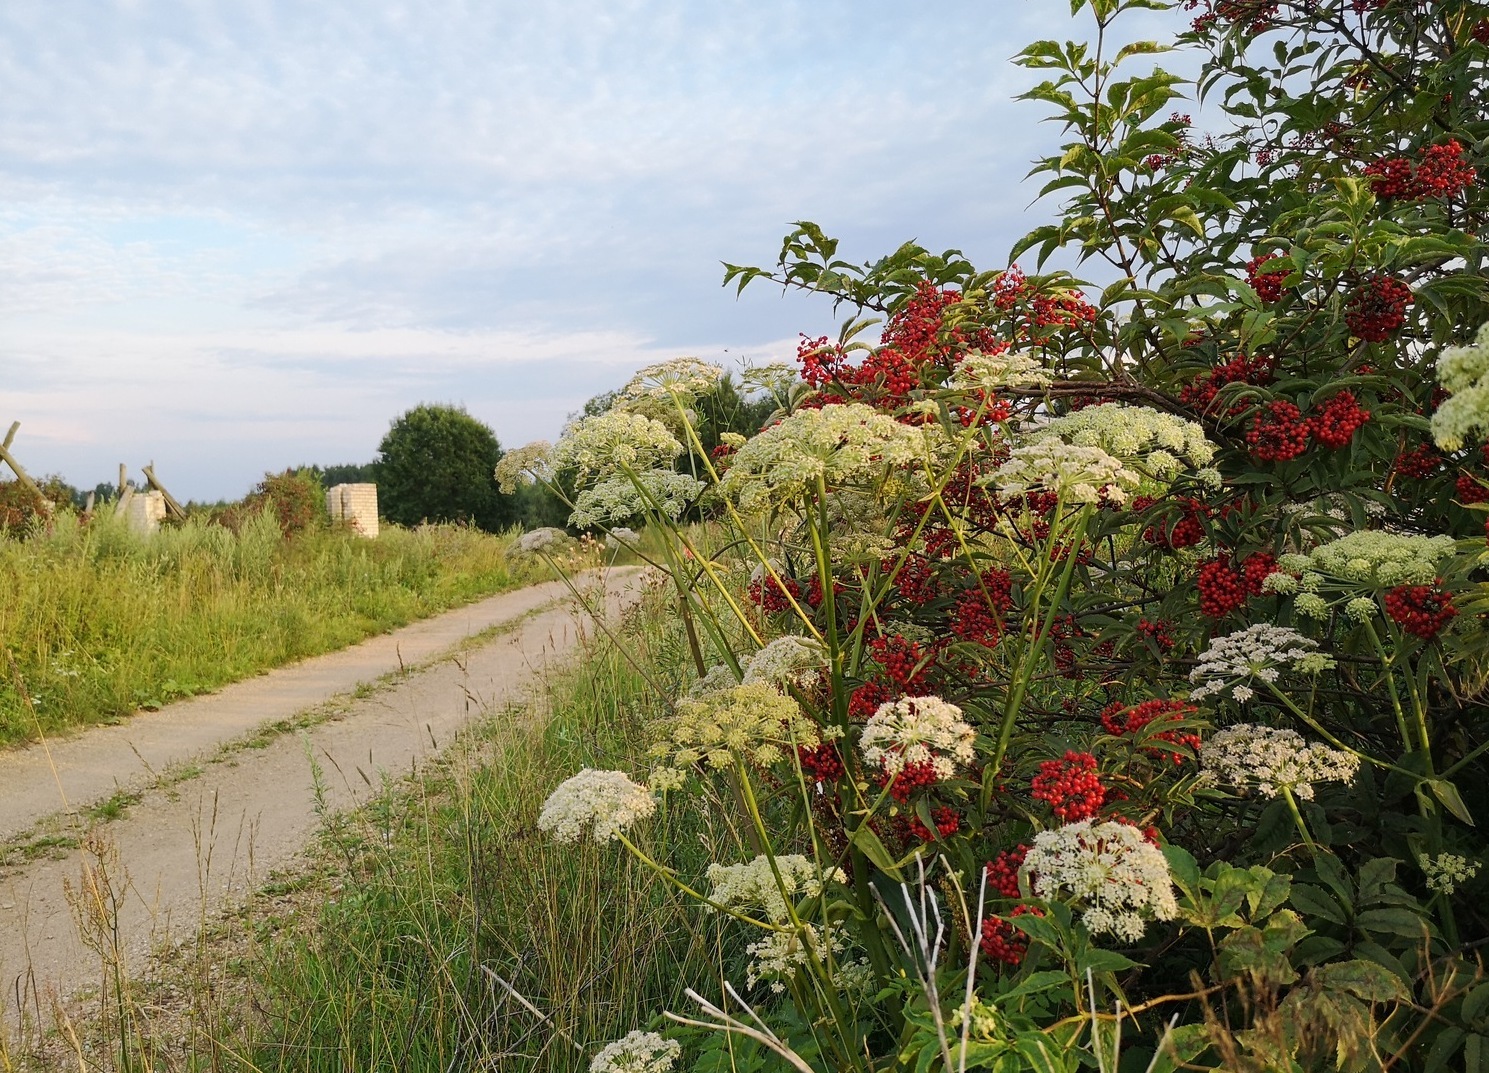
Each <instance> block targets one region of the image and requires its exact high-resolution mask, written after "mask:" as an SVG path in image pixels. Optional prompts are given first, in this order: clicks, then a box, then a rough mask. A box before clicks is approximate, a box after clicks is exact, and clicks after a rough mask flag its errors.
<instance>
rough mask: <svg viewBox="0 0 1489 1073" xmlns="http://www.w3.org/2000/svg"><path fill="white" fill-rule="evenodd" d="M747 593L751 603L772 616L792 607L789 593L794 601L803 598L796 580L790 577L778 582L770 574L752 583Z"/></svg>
mask: <svg viewBox="0 0 1489 1073" xmlns="http://www.w3.org/2000/svg"><path fill="white" fill-rule="evenodd" d="M745 592H746V593H747V594H748V596H749V598H750V602H752V603H754V604H755V605H756V606H758V607H759V608H760V610H762V611H765V612H767V613H770V614H774V613H775V612H777V611H784V610H786V608H788V607H790V606H791V600H788V599H787V598H786V595H787V593H789V594H790V595H791V599H793V600H795V599H800V598H801V586H800V585H798V584H797V583H796V581H795V579H793V578H789V577H788V578H785V579H783V580H782V581H777V580H776V579H775V578H773V577H771V576H770V575H769V574H767V575H765V576H764V577H758V578H756V579H755V580H753V581H751V582H750V584H749V588H747V589H746V590H745Z"/></svg>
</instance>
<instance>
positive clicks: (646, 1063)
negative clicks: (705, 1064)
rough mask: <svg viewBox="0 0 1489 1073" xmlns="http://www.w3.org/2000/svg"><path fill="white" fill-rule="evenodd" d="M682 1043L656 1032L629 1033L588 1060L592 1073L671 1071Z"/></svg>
mask: <svg viewBox="0 0 1489 1073" xmlns="http://www.w3.org/2000/svg"><path fill="white" fill-rule="evenodd" d="M681 1056H682V1044H680V1043H678V1042H677V1041H676V1040H671V1039H663V1038H662V1037H661V1036H659V1035H657V1034H656V1033H655V1032H630V1033H627V1034H626V1035H625V1036H623V1037H622V1038H621V1039H618V1040H616V1041H614V1042H613V1043H607V1044H606V1045H605V1046H604V1048H603V1049H602V1050H601V1051H600V1053H599V1054H597V1055H595V1056H594V1058H593V1059H592V1060H591V1061H590V1063H589V1073H668V1071H669V1070H670V1069H671V1068H672V1066H673V1064H674V1063H675V1062H676V1061H677V1060H678V1058H679V1057H681Z"/></svg>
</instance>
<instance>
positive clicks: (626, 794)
mask: <svg viewBox="0 0 1489 1073" xmlns="http://www.w3.org/2000/svg"><path fill="white" fill-rule="evenodd" d="M656 810H657V802H656V798H654V797H652V795H651V791H650V790H648V789H647V788H646V787H645V786H642V785H640V784H639V783H635V782H632V781H631V780H630V778H629V777H627V776H626V774H625V773H624V772H620V771H596V770H595V769H594V768H585V769H584V770H583V771H581V772H579V774H577V775H573V776H571V777H569V778H567V779H565V780H564V781H563V782H561V783H559V784H558V788H557V789H556V790H554V791H553V793H551V794H549V795H548V800H547V801H545V802H544V803H543V811H542V812H540V813H539V814H538V830H540V831H546V832H548V833H549V834H551V835H553V838H554V840H555V841H558V842H577V841H579V836H580V835H581V834H582V833H583V831H584V828H585V826H586V825H593V827H594V836H595V841H596V842H609V841H612V840H613V839H614V838H615V837H616V836H617V835H619V834H620V833H621V832H623V831H624V830H625V829H626V828H628V827H630V826H631V825H632V824H634V823H635V822H636V821H637V820H642V819H645V818H646V817H648V816H650V815H651V814H652V813H654V812H655V811H656Z"/></svg>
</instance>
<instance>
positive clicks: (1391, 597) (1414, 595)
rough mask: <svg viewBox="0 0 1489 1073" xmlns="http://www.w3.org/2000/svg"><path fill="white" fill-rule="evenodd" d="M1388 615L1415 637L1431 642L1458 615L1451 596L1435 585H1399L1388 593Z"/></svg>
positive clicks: (1386, 600) (1386, 601)
mask: <svg viewBox="0 0 1489 1073" xmlns="http://www.w3.org/2000/svg"><path fill="white" fill-rule="evenodd" d="M1385 603H1386V614H1387V615H1390V616H1391V621H1393V622H1395V623H1396V624H1397V625H1398V626H1400V627H1401V628H1402V629H1403V630H1404V631H1406V632H1407V633H1409V634H1411V635H1412V636H1413V637H1420V638H1422V639H1423V640H1424V641H1430V640H1432V638H1434V637H1436V636H1437V635H1438V634H1439V633H1441V632H1442V630H1443V627H1444V626H1446V625H1447V624H1448V623H1449V622H1451V621H1453V619H1454V618H1456V617H1457V615H1458V609H1457V608H1456V607H1454V606H1453V597H1452V594H1451V593H1446V592H1443V591H1442V590H1441V589H1439V588H1437V587H1436V586H1433V585H1398V586H1396V588H1394V589H1392V590H1391V591H1390V592H1388V593H1386V599H1385Z"/></svg>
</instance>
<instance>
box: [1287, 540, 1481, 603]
mask: <svg viewBox="0 0 1489 1073" xmlns="http://www.w3.org/2000/svg"><path fill="white" fill-rule="evenodd" d="M1453 546H1454V542H1453V538H1452V537H1450V536H1447V535H1438V536H1430V537H1429V536H1422V535H1421V534H1420V533H1391V532H1387V531H1385V530H1383V529H1362V530H1359V531H1357V532H1353V533H1347V534H1345V535H1344V536H1342V537H1340V538H1339V539H1338V540H1331V541H1329V542H1328V543H1327V544H1320V545H1319V546H1318V547H1316V548H1314V549H1313V550H1312V551H1311V552H1309V553H1308V554H1307V555H1284V556H1283V557H1282V558H1281V559H1280V560H1278V566H1280V567H1281V568H1282V569H1283V570H1288V571H1292V572H1293V573H1306V572H1307V571H1314V572H1317V573H1320V574H1328V575H1329V576H1331V577H1335V578H1339V579H1341V580H1343V581H1359V582H1365V583H1374V584H1377V585H1427V584H1430V583H1431V581H1432V579H1433V578H1434V577H1436V576H1437V564H1438V562H1439V561H1440V560H1442V559H1444V558H1446V557H1447V556H1449V555H1451V554H1452V553H1453ZM1304 587H1305V588H1306V587H1307V586H1304Z"/></svg>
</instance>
